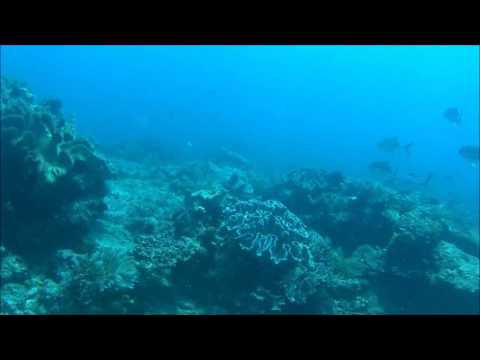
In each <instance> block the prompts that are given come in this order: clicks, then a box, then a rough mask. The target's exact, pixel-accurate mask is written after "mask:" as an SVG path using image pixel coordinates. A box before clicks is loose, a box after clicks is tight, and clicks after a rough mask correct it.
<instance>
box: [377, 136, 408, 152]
mask: <svg viewBox="0 0 480 360" xmlns="http://www.w3.org/2000/svg"><path fill="white" fill-rule="evenodd" d="M413 145H414V143H413V142H410V143H408V144H406V145H401V144H400V141H399V140H398V136H393V137H389V138H385V139H383V140H381V141H379V142H378V143H377V147H378V148H379V149H380V150H382V151H385V152H389V153H393V152H395V151H397V150H398V149H403V150H405V152H406V154H407V156H410V153H411V148H412V146H413Z"/></svg>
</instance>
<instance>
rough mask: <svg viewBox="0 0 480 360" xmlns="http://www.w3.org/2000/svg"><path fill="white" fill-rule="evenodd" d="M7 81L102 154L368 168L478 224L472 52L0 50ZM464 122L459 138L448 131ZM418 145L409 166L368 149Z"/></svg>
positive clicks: (348, 170)
mask: <svg viewBox="0 0 480 360" xmlns="http://www.w3.org/2000/svg"><path fill="white" fill-rule="evenodd" d="M1 66H2V73H3V74H9V75H11V76H13V77H16V78H20V79H25V81H27V82H28V84H29V85H30V86H31V88H32V89H33V91H34V92H35V93H36V94H38V95H39V96H44V97H60V98H61V99H62V101H63V102H64V107H65V111H66V112H67V113H72V114H75V116H76V121H77V126H78V128H79V129H80V131H81V132H82V133H83V134H85V135H88V136H91V137H92V138H93V139H96V141H97V142H105V141H107V142H108V141H116V140H121V139H125V138H129V139H132V138H133V137H135V136H139V137H142V136H145V135H148V136H153V137H155V138H156V139H158V142H159V143H164V144H166V143H168V144H171V145H170V146H173V147H178V148H179V149H180V151H181V150H182V147H184V146H185V144H186V143H187V142H190V143H191V144H192V145H193V146H194V147H195V151H196V153H197V154H200V153H202V152H208V151H209V150H210V149H212V148H214V147H218V146H222V145H230V146H233V147H234V148H235V150H237V151H239V152H240V153H242V154H244V155H245V156H247V157H248V158H249V159H251V160H254V161H255V162H256V163H258V164H259V166H262V167H270V168H272V169H274V170H275V171H278V172H282V171H283V170H284V169H289V168H298V167H301V166H307V167H320V168H324V169H328V170H340V171H342V172H344V173H345V174H346V175H349V176H354V177H368V176H369V173H368V164H369V162H371V161H373V160H392V161H393V162H394V164H395V167H398V168H399V169H400V170H399V171H400V173H399V174H400V176H401V175H402V174H403V175H406V174H408V173H409V172H414V173H415V174H418V175H419V176H423V175H425V176H426V175H427V174H428V173H429V172H433V173H434V174H435V175H436V178H435V181H434V182H433V183H432V188H434V191H435V192H436V193H438V194H441V196H443V197H446V198H448V199H454V200H457V201H459V202H462V203H464V204H465V205H466V206H468V207H469V209H472V211H474V212H475V213H478V198H479V193H478V184H479V177H478V169H475V168H473V167H472V166H470V164H469V163H468V162H466V161H465V160H464V159H462V158H461V157H460V156H459V155H458V149H459V148H460V147H461V146H463V145H470V144H471V145H478V143H479V138H478V137H479V121H478V119H479V49H478V47H476V46H3V47H2V64H1ZM448 107H458V108H459V109H460V110H461V112H462V116H463V123H462V124H461V126H459V127H455V126H453V125H452V124H451V123H449V122H448V121H447V120H446V119H445V118H444V117H443V111H444V110H445V109H446V108H448ZM390 136H398V137H399V139H400V142H401V143H405V144H406V143H409V142H414V147H413V154H412V156H411V157H410V158H409V159H406V158H405V157H401V156H398V158H394V159H391V158H390V157H388V156H385V154H383V153H381V152H379V150H378V148H377V147H376V143H377V142H378V141H380V140H382V139H383V138H386V137H390Z"/></svg>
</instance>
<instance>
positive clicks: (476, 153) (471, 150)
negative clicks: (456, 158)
mask: <svg viewBox="0 0 480 360" xmlns="http://www.w3.org/2000/svg"><path fill="white" fill-rule="evenodd" d="M458 153H459V154H460V156H461V157H462V158H464V159H466V160H468V161H470V163H471V164H472V166H473V167H476V166H477V164H478V162H479V161H480V149H479V147H478V146H471V145H467V146H462V147H461V148H460V149H459V150H458Z"/></svg>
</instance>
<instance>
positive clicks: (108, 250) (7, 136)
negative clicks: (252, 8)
mask: <svg viewBox="0 0 480 360" xmlns="http://www.w3.org/2000/svg"><path fill="white" fill-rule="evenodd" d="M479 53H480V51H479V47H478V46H366V45H365V46H364V45H357V46H325V45H316V46H314V45H310V46H293V45H288V46H287V45H282V46H266V45H249V46H246V45H228V46H227V45H225V46H219V45H212V46H206V45H191V46H186V45H182V46H180V45H169V46H166V45H155V46H154V45H149V46H136V45H131V46H107V45H102V46H100V45H97V46H93V45H92V46H91V45H88V46H87V45H75V46H73V45H71V46H60V45H49V46H40V45H36V46H26V45H24V46H20V45H19V46H13V45H11V46H1V48H0V64H1V68H0V70H1V73H0V80H1V84H0V99H1V102H0V104H1V108H0V124H1V162H0V166H1V184H2V186H1V206H2V208H1V219H2V222H1V244H0V245H1V246H0V264H1V272H0V313H1V314H2V315H11V314H15V315H24V314H25V315H36V314H159V315H161V314H179V315H180V314H184V315H185V314H188V315H197V314H199V315H202V314H318V315H377V314H378V315H381V314H478V312H479V282H480V276H479V156H480V155H479V97H480V94H479V75H480V74H479Z"/></svg>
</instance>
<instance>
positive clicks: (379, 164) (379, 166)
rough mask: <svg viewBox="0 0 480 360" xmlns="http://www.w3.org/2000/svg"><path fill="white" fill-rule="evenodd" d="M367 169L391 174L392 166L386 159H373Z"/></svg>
mask: <svg viewBox="0 0 480 360" xmlns="http://www.w3.org/2000/svg"><path fill="white" fill-rule="evenodd" d="M368 169H369V170H370V171H373V172H377V173H384V174H391V173H392V167H391V166H390V163H389V162H388V161H373V162H371V163H370V164H369V165H368Z"/></svg>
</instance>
